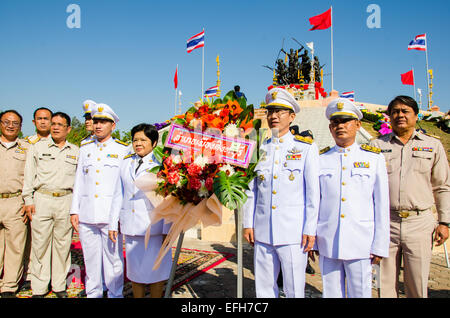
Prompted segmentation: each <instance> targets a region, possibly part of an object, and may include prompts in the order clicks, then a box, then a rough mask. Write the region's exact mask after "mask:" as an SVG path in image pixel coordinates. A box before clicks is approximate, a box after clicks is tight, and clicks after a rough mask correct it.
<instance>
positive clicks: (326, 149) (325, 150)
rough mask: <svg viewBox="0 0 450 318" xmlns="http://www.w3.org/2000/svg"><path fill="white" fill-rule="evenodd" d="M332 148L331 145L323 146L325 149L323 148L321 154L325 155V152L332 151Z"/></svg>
mask: <svg viewBox="0 0 450 318" xmlns="http://www.w3.org/2000/svg"><path fill="white" fill-rule="evenodd" d="M330 150H331V148H330V147H325V148H323V149H321V150H320V151H319V155H323V154H324V153H326V152H328V151H330Z"/></svg>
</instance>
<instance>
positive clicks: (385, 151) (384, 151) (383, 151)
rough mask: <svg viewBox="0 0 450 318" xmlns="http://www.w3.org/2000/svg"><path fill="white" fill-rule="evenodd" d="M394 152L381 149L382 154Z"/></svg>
mask: <svg viewBox="0 0 450 318" xmlns="http://www.w3.org/2000/svg"><path fill="white" fill-rule="evenodd" d="M387 152H392V149H381V153H387Z"/></svg>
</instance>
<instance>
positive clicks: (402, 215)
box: [398, 211, 410, 219]
mask: <svg viewBox="0 0 450 318" xmlns="http://www.w3.org/2000/svg"><path fill="white" fill-rule="evenodd" d="M398 215H399V216H400V217H401V218H402V219H406V218H407V217H408V216H409V215H410V213H409V212H406V211H401V212H399V213H398Z"/></svg>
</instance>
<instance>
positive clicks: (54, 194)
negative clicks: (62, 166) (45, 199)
mask: <svg viewBox="0 0 450 318" xmlns="http://www.w3.org/2000/svg"><path fill="white" fill-rule="evenodd" d="M52 195H53V196H54V197H60V196H61V194H60V193H58V192H53V193H52Z"/></svg>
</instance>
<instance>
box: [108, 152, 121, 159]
mask: <svg viewBox="0 0 450 318" xmlns="http://www.w3.org/2000/svg"><path fill="white" fill-rule="evenodd" d="M106 158H116V159H117V158H119V155H116V154H111V153H109V154H108V155H107V156H106Z"/></svg>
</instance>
